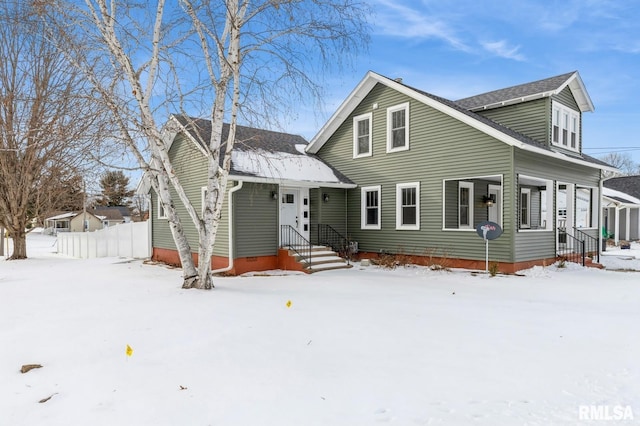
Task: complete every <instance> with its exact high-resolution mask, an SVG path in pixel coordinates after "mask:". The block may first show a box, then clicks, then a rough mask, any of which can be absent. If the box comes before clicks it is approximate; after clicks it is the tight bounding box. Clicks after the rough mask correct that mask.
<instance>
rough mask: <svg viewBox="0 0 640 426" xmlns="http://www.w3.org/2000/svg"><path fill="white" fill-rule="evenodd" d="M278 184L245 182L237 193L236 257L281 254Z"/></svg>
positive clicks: (234, 211)
mask: <svg viewBox="0 0 640 426" xmlns="http://www.w3.org/2000/svg"><path fill="white" fill-rule="evenodd" d="M273 191H278V187H277V186H276V185H270V184H260V183H249V182H245V183H244V185H243V187H242V189H240V190H239V191H238V192H236V193H235V194H234V199H233V217H234V224H233V228H234V241H235V247H234V248H235V249H234V252H235V257H236V258H239V257H253V256H275V255H277V254H278V228H279V227H278V200H274V199H273V198H272V197H271V193H272V192H273Z"/></svg>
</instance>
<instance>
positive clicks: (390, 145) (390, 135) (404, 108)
mask: <svg viewBox="0 0 640 426" xmlns="http://www.w3.org/2000/svg"><path fill="white" fill-rule="evenodd" d="M398 111H404V145H403V146H399V147H394V146H393V113H395V112H398ZM408 149H409V102H405V103H402V104H399V105H394V106H392V107H389V108H387V152H398V151H407V150H408Z"/></svg>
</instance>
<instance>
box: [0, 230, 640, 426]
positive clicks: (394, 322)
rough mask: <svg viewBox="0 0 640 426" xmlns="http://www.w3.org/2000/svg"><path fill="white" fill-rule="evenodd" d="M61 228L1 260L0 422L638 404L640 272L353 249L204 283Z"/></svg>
mask: <svg viewBox="0 0 640 426" xmlns="http://www.w3.org/2000/svg"><path fill="white" fill-rule="evenodd" d="M53 243H54V239H53V238H52V237H47V236H43V235H39V234H31V235H29V240H28V250H29V253H30V256H31V257H30V259H28V260H25V261H15V262H8V261H3V260H0V425H12V426H13V425H216V426H217V425H296V426H298V425H305V426H306V425H349V426H357V425H375V424H384V423H387V422H388V423H392V424H397V425H469V424H473V425H491V426H497V425H525V424H526V425H552V424H555V425H578V424H588V425H589V424H606V425H611V424H634V423H635V422H640V399H638V396H639V395H640V338H639V336H640V273H638V272H612V271H609V270H604V271H602V270H597V269H584V268H582V267H579V266H575V265H571V264H570V265H568V266H567V267H566V268H562V269H558V268H556V267H555V266H549V267H546V268H541V267H537V268H533V269H531V270H528V271H524V275H525V276H497V277H494V278H491V277H489V276H487V275H484V274H472V273H470V272H468V271H450V272H447V271H440V272H436V271H430V270H428V269H425V268H418V267H407V268H398V269H396V270H392V271H391V270H382V269H378V268H377V267H373V266H369V267H361V266H359V265H356V267H354V268H353V269H350V270H344V271H328V272H322V273H318V274H314V275H300V274H284V273H282V274H277V273H275V272H274V273H272V275H271V276H263V274H260V275H257V276H246V277H230V278H217V279H216V280H215V285H216V286H217V287H216V289H215V290H213V291H211V292H203V291H196V290H182V289H181V288H180V284H181V273H180V271H179V270H176V269H169V268H166V267H163V266H157V265H155V266H154V265H145V264H143V263H142V262H140V261H127V260H126V259H115V258H107V259H97V260H77V259H69V258H64V257H61V256H59V255H56V254H53V253H52V251H53V250H54V247H53ZM636 256H637V257H640V246H638V245H637V244H636V245H633V246H632V250H612V249H609V250H608V251H607V252H606V255H605V256H603V263H604V264H605V265H607V266H608V267H609V268H619V269H635V270H640V260H639V259H637V258H635V257H636ZM632 258H633V259H632ZM288 301H291V304H290V307H287V302H288ZM127 345H130V347H131V348H132V349H133V353H132V354H131V356H127V354H126V351H125V349H126V347H127ZM31 363H38V364H41V365H42V366H43V367H42V368H39V369H34V370H31V371H29V372H28V373H25V374H22V373H20V368H21V366H22V365H24V364H31ZM49 397H50V399H48V400H47V401H46V402H39V401H41V400H44V399H46V398H49ZM585 407H586V408H585ZM594 407H595V408H594ZM589 409H591V411H588V410H589ZM581 410H582V411H581ZM581 413H582V414H581ZM587 414H588V416H587V417H585V416H586V415H587ZM629 415H632V416H633V419H630V418H629ZM589 416H590V417H589ZM594 418H600V419H602V420H603V421H602V422H598V421H592V420H590V419H594ZM606 418H608V419H609V420H606Z"/></svg>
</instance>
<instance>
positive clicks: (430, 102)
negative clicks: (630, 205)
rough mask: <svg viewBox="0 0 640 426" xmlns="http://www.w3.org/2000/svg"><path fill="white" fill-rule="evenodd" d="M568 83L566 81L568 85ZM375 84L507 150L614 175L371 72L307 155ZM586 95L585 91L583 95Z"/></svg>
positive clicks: (321, 142)
mask: <svg viewBox="0 0 640 426" xmlns="http://www.w3.org/2000/svg"><path fill="white" fill-rule="evenodd" d="M577 75H578V74H577V72H576V73H575V74H574V77H572V78H575V76H577ZM569 80H571V78H570V79H568V81H569ZM377 83H381V84H384V85H385V86H387V87H389V88H391V89H393V90H396V91H397V92H400V93H402V94H404V95H406V96H409V97H411V98H413V99H415V100H417V101H419V102H421V103H423V104H425V105H427V106H430V107H432V108H433V109H435V110H437V111H440V112H442V113H444V114H447V115H448V116H450V117H452V118H455V119H456V120H458V121H461V122H462V123H465V124H467V125H469V126H470V127H473V128H474V129H477V130H479V131H481V132H483V133H485V134H487V135H489V136H491V137H493V138H495V139H498V140H500V141H501V142H504V143H506V144H507V145H510V146H514V147H516V148H520V149H522V150H524V151H531V152H535V153H537V154H541V155H545V156H547V157H552V158H556V159H559V160H563V161H568V162H570V163H574V164H580V165H582V166H586V167H590V168H595V169H602V170H608V171H612V172H615V171H616V170H617V169H614V168H610V167H606V166H600V165H597V164H593V163H589V162H587V161H584V160H581V159H579V158H573V157H570V156H568V155H564V154H562V153H560V152H555V151H548V150H546V149H542V148H538V147H536V146H533V145H529V144H526V143H524V142H521V141H519V140H517V139H515V138H513V137H511V136H509V135H507V134H505V133H503V132H501V131H499V130H497V129H495V128H493V127H491V126H489V125H487V124H484V123H483V122H481V121H479V120H476V119H475V118H473V117H470V116H469V115H467V114H465V113H463V112H461V111H458V110H457V109H454V108H451V107H450V106H448V105H445V104H443V103H441V102H439V101H437V100H435V99H433V98H431V97H429V96H425V95H423V94H421V93H419V92H416V91H415V90H413V89H411V88H409V87H407V86H404V85H403V84H400V83H398V82H396V81H394V80H391V79H389V78H386V77H383V76H381V75H380V74H377V73H374V72H373V71H369V72H368V73H367V74H366V75H365V77H364V79H363V80H362V81H361V82H360V83H359V84H358V86H356V88H355V89H354V90H353V91H352V92H351V94H350V95H349V96H348V97H347V99H345V101H344V102H343V103H342V104H341V105H340V107H339V108H338V110H337V111H336V112H335V113H334V114H333V115H332V116H331V118H330V119H329V121H327V123H325V125H324V126H322V128H321V129H320V131H319V132H318V134H316V136H314V137H313V139H312V140H311V142H310V143H309V145H308V146H307V148H306V151H307V152H310V153H313V154H316V153H317V152H318V151H319V150H320V148H322V146H323V145H324V144H325V143H326V142H327V141H328V140H329V137H330V136H331V135H332V134H333V133H334V132H335V131H336V130H338V128H339V127H340V125H342V123H343V122H344V121H345V120H346V119H347V118H349V115H350V114H351V113H352V112H353V110H354V109H355V108H356V107H357V106H358V105H359V104H360V102H361V101H362V100H363V99H364V98H365V97H366V96H367V95H368V94H369V92H370V91H371V89H373V87H374V86H375V85H376V84H377ZM558 90H560V89H558ZM584 93H585V94H586V91H585V92H584Z"/></svg>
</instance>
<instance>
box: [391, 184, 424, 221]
mask: <svg viewBox="0 0 640 426" xmlns="http://www.w3.org/2000/svg"><path fill="white" fill-rule="evenodd" d="M396 229H413V230H418V229H420V183H419V182H412V183H403V184H398V185H396Z"/></svg>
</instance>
